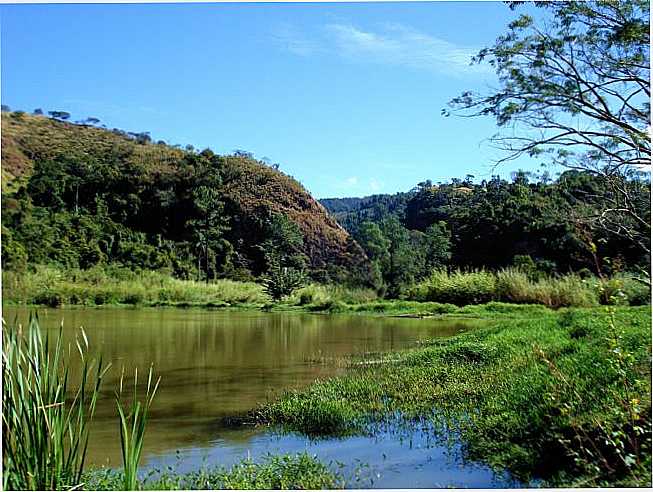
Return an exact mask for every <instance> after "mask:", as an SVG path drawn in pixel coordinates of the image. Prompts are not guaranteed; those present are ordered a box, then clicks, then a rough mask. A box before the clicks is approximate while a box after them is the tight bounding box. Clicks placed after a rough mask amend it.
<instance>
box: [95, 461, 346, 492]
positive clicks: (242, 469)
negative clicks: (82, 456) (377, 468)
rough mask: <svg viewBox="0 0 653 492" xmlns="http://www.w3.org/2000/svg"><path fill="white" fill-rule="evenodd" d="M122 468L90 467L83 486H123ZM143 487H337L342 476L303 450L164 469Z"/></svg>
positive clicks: (210, 488)
mask: <svg viewBox="0 0 653 492" xmlns="http://www.w3.org/2000/svg"><path fill="white" fill-rule="evenodd" d="M122 475H123V474H122V472H116V471H112V470H105V471H93V472H90V473H87V474H86V476H85V484H84V488H85V489H86V490H123V483H124V477H123V476H122ZM139 486H140V487H141V489H143V490H217V489H266V490H275V489H277V490H278V489H313V490H315V489H337V488H343V487H344V481H343V479H342V477H340V476H339V475H337V474H335V473H333V472H332V471H330V470H329V469H328V468H327V466H326V465H324V464H323V463H321V462H320V461H318V460H317V459H316V458H314V457H312V456H310V455H308V454H306V453H302V454H297V455H279V456H268V457H267V458H266V459H264V460H263V461H262V462H260V463H255V462H253V461H251V460H243V461H242V462H240V463H237V464H235V465H233V466H232V467H231V468H225V467H216V468H213V469H205V470H201V471H198V472H192V473H186V474H178V473H174V472H164V473H162V474H160V475H158V476H157V477H156V478H149V479H144V480H142V481H141V482H140V483H139Z"/></svg>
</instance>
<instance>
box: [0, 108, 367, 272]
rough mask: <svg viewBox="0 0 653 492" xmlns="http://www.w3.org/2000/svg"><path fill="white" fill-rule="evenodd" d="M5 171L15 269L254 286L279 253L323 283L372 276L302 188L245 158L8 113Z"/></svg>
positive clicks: (7, 261) (9, 263) (9, 258)
mask: <svg viewBox="0 0 653 492" xmlns="http://www.w3.org/2000/svg"><path fill="white" fill-rule="evenodd" d="M2 173H3V191H4V193H3V199H2V212H3V219H4V220H3V230H2V234H3V248H2V259H3V266H4V267H5V268H8V269H10V270H18V271H20V270H22V269H24V268H25V267H26V265H27V264H30V265H34V264H54V265H57V266H60V267H65V268H82V269H84V268H90V267H93V266H95V265H103V264H113V263H115V264H119V265H123V266H126V267H129V268H133V269H150V270H165V271H168V272H169V273H171V274H173V275H175V276H177V277H180V278H189V279H207V280H208V279H215V278H221V277H227V278H233V279H241V280H250V279H252V278H254V277H257V276H259V275H261V274H262V273H264V272H265V271H267V270H268V269H269V268H270V267H271V265H272V264H276V263H278V260H279V258H278V257H277V256H278V255H282V254H283V255H286V256H293V258H294V260H293V261H294V264H295V266H297V267H298V268H299V267H301V268H302V269H304V268H305V269H306V270H307V271H308V272H310V274H311V275H312V276H314V277H315V278H320V279H329V278H331V277H330V276H338V275H339V272H351V271H352V270H354V271H355V270H356V269H358V268H363V269H364V268H365V263H366V258H365V255H364V253H363V252H362V250H361V248H360V247H359V246H358V245H357V244H356V243H355V242H354V241H352V240H351V238H350V237H349V234H348V233H347V232H346V231H345V230H344V229H343V228H342V227H340V226H339V225H338V223H337V222H335V220H334V219H332V218H331V217H330V216H329V215H328V213H327V212H326V211H325V209H324V208H323V207H322V206H321V205H320V204H318V203H317V202H316V201H315V200H314V199H313V198H312V197H311V195H310V194H309V193H308V192H307V191H306V190H305V189H304V188H303V187H302V186H301V185H300V184H299V183H298V182H297V181H296V180H294V179H293V178H291V177H290V176H287V175H285V174H283V173H281V172H279V171H278V170H276V169H273V168H271V167H268V166H266V165H264V164H263V163H262V162H259V161H257V160H255V159H253V158H252V157H251V156H250V155H248V154H246V153H236V154H234V155H228V156H220V155H216V154H214V153H213V152H212V151H211V150H209V149H206V150H204V151H201V152H198V151H197V150H195V149H193V148H192V147H190V146H189V147H188V148H186V149H183V150H182V149H180V148H177V147H173V146H169V145H166V144H165V143H163V142H159V143H153V142H152V141H151V139H150V137H149V135H148V134H147V133H127V132H124V131H122V130H118V129H114V130H111V131H109V130H107V129H103V128H98V127H94V126H91V125H83V124H71V123H68V122H65V121H59V120H57V119H54V118H47V117H44V116H38V115H29V114H26V113H23V112H13V113H12V112H3V113H2ZM275 255H276V256H275Z"/></svg>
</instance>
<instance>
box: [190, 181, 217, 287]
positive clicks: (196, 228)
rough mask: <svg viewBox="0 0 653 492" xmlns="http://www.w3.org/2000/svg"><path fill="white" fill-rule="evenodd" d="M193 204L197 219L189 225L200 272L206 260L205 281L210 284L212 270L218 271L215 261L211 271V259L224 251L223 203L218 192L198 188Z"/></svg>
mask: <svg viewBox="0 0 653 492" xmlns="http://www.w3.org/2000/svg"><path fill="white" fill-rule="evenodd" d="M193 202H194V205H195V209H196V217H195V218H194V219H191V220H190V221H189V223H188V225H189V226H190V228H191V230H192V234H193V237H194V240H195V244H196V245H197V248H198V251H199V254H198V256H197V263H198V270H200V271H201V260H202V258H203V259H204V273H205V280H206V282H207V283H208V281H209V276H210V273H211V270H213V272H214V276H215V271H216V266H215V261H214V262H213V263H214V265H213V269H211V264H210V258H211V257H212V256H213V257H215V255H216V253H218V252H219V251H220V250H221V249H224V248H223V247H224V246H225V244H224V241H223V239H222V235H223V233H224V231H225V230H226V221H225V216H224V213H223V203H222V201H221V200H220V194H219V193H218V191H217V190H216V189H215V188H213V187H209V186H198V187H197V188H196V189H195V190H193Z"/></svg>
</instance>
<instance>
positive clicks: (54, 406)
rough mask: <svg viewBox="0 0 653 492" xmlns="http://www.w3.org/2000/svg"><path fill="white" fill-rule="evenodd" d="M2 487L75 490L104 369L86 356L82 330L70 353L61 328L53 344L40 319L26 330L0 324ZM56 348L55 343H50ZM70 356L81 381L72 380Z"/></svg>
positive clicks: (79, 479)
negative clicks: (77, 360) (77, 363)
mask: <svg viewBox="0 0 653 492" xmlns="http://www.w3.org/2000/svg"><path fill="white" fill-rule="evenodd" d="M3 331H4V334H3V342H2V386H3V388H2V396H3V398H2V447H3V460H2V461H3V463H2V464H3V469H4V474H3V488H4V489H5V490H6V489H12V490H17V489H23V490H25V489H30V490H56V489H62V488H69V487H74V486H77V485H79V483H80V481H81V476H82V471H83V469H84V460H85V457H86V449H87V446H88V438H89V422H90V420H91V419H92V418H93V414H94V412H95V405H96V402H97V398H98V395H99V390H100V384H101V383H102V379H103V377H104V375H105V374H106V372H107V370H108V368H109V366H106V367H105V366H104V365H103V363H102V358H101V357H100V358H99V360H98V361H95V360H94V359H92V358H89V353H88V347H89V345H88V339H87V337H86V334H85V333H84V330H80V332H79V334H78V336H77V337H76V339H75V348H72V347H71V346H70V345H68V347H65V346H64V344H63V341H62V340H63V337H62V328H60V329H59V333H58V336H57V337H56V339H55V340H51V338H50V334H49V333H46V334H45V337H43V336H42V335H41V331H40V329H39V325H38V319H37V318H36V317H35V316H33V317H31V318H30V321H29V324H28V326H27V329H24V328H23V327H22V326H21V325H18V326H11V327H9V326H6V325H4V323H3ZM53 344H54V346H52V345H53ZM76 354H79V358H80V361H81V378H80V380H79V383H78V384H77V386H76V387H73V384H72V383H71V366H72V364H73V360H74V357H75V355H76Z"/></svg>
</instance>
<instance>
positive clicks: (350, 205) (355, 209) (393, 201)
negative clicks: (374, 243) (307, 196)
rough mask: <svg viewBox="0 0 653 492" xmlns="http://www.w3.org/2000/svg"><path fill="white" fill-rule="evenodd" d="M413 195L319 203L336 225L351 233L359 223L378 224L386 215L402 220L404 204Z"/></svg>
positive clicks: (342, 199)
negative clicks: (338, 224) (336, 222)
mask: <svg viewBox="0 0 653 492" xmlns="http://www.w3.org/2000/svg"><path fill="white" fill-rule="evenodd" d="M414 195H415V192H414V191H409V192H406V193H402V192H399V193H394V194H379V195H370V196H365V197H362V198H354V197H351V198H349V197H348V198H323V199H321V200H320V203H321V204H322V205H324V207H325V208H326V209H327V210H328V211H329V212H330V213H331V215H332V216H333V217H334V218H335V219H336V220H337V221H338V223H340V224H341V225H342V226H343V227H344V228H345V229H347V230H348V231H349V232H352V231H354V230H355V229H356V227H357V226H358V225H359V224H360V223H361V222H364V221H372V222H379V221H380V220H381V219H382V218H383V217H386V216H387V215H394V216H396V217H397V218H398V219H400V220H403V216H404V211H405V208H406V204H407V203H408V201H409V200H410V199H411V198H412V197H413V196H414Z"/></svg>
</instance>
